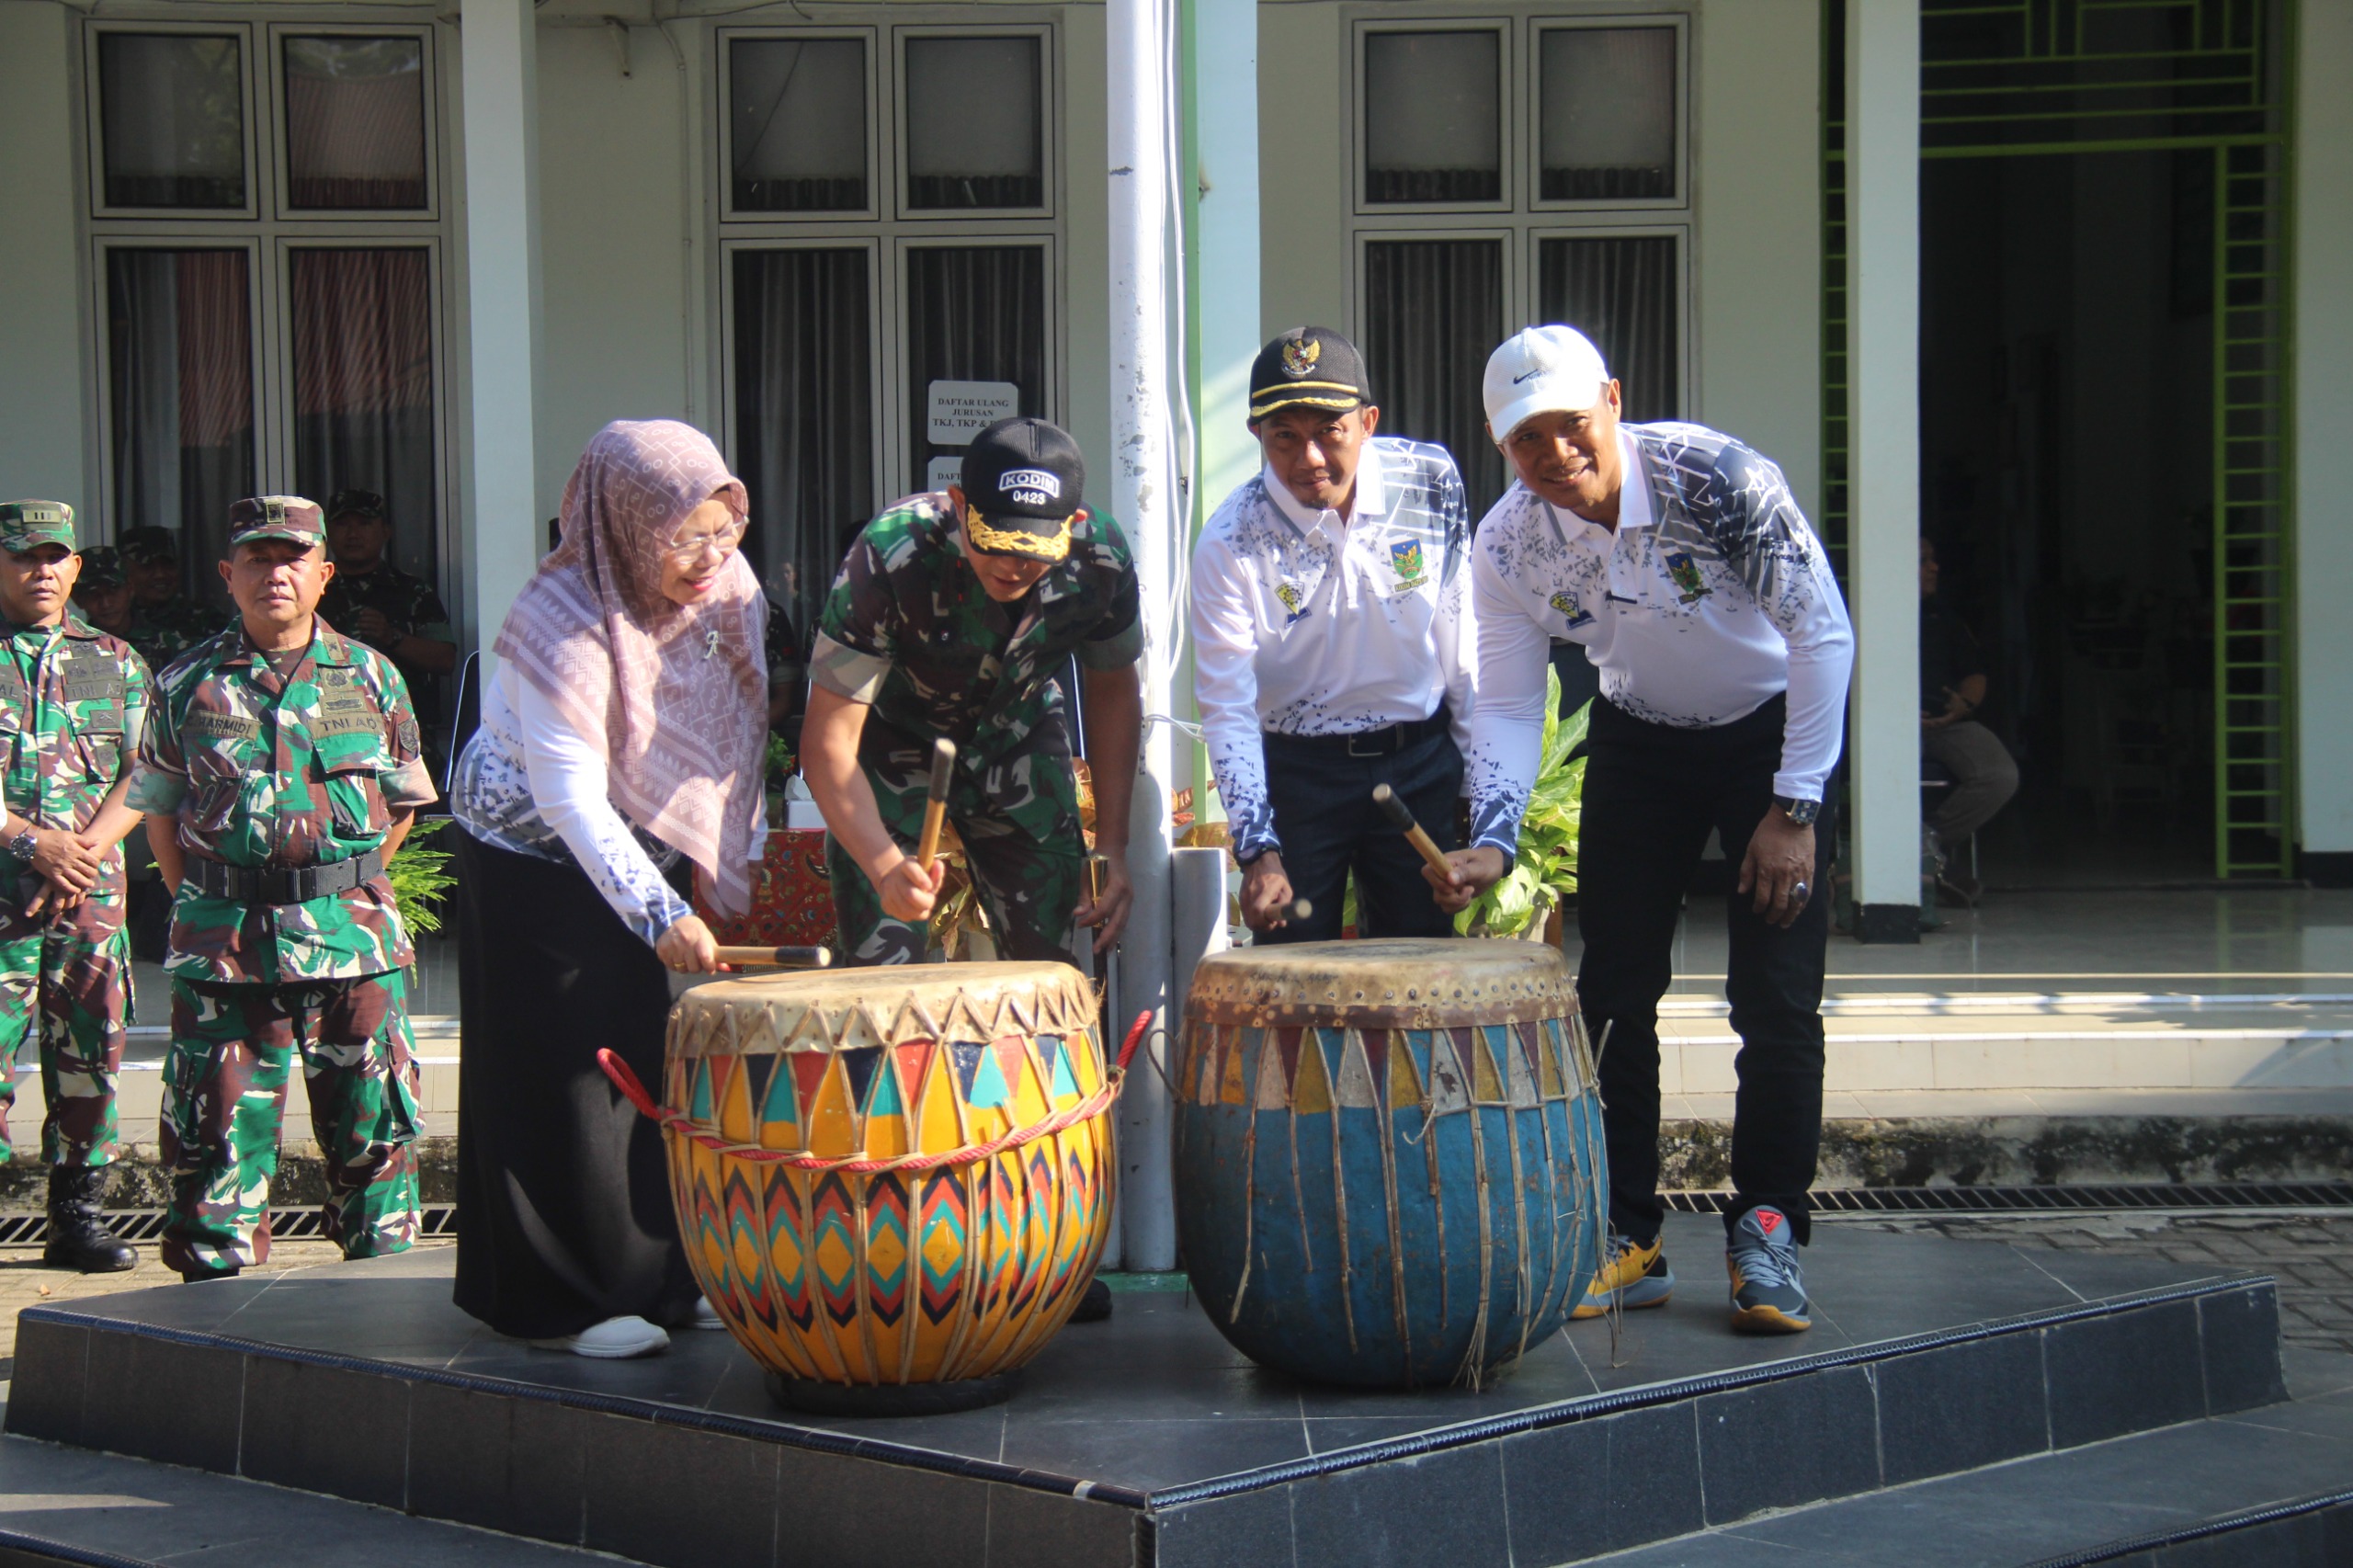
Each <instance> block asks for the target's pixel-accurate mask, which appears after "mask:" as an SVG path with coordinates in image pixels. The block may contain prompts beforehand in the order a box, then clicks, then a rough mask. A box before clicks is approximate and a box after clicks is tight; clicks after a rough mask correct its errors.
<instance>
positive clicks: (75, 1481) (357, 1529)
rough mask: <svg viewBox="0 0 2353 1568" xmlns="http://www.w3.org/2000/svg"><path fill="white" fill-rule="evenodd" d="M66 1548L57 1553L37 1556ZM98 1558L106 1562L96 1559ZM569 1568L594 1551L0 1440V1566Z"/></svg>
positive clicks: (592, 1558)
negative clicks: (306, 1564) (199, 1564)
mask: <svg viewBox="0 0 2353 1568" xmlns="http://www.w3.org/2000/svg"><path fill="white" fill-rule="evenodd" d="M59 1547H62V1548H64V1549H65V1550H64V1551H54V1550H44V1548H59ZM99 1554H103V1555H99ZM199 1560H200V1561H207V1562H210V1561H220V1562H239V1563H254V1564H260V1563H280V1562H283V1563H296V1562H326V1561H332V1562H335V1564H336V1568H442V1565H445V1564H446V1565H449V1568H575V1565H585V1564H589V1563H596V1562H607V1563H609V1562H612V1559H611V1558H609V1557H607V1556H604V1555H603V1554H601V1553H598V1552H592V1551H580V1550H578V1549H576V1548H572V1547H563V1546H556V1545H551V1544H550V1543H548V1542H544V1541H536V1540H522V1539H520V1538H518V1537H516V1536H510V1535H501V1534H498V1533H497V1532H495V1531H493V1530H485V1529H476V1528H472V1527H471V1526H466V1525H455V1524H448V1523H443V1522H441V1521H438V1520H433V1519H419V1518H414V1517H410V1516H408V1515H406V1514H403V1513H399V1512H396V1511H395V1510H393V1509H390V1508H378V1507H372V1506H369V1505H368V1504H365V1503H353V1502H347V1501H346V1500H345V1499H343V1498H340V1497H328V1496H324V1495H322V1494H317V1493H312V1492H296V1491H292V1490H290V1489H289V1488H286V1487H282V1486H270V1485H267V1484H264V1483H261V1482H256V1481H245V1480H242V1479H238V1478H235V1477H231V1476H224V1475H213V1474H209V1473H207V1472H206V1471H199V1470H184V1469H182V1468H180V1467H178V1466H176V1465H166V1464H156V1463H153V1462H152V1461H150V1460H135V1459H125V1458H122V1457H121V1456H119V1455H116V1454H101V1453H92V1452H89V1451H87V1450H85V1449H69V1448H63V1447H60V1446H59V1445H56V1444H53V1443H40V1442H35V1441H33V1440H31V1439H29V1438H26V1437H0V1562H6V1563H9V1564H17V1563H26V1564H30V1563H49V1562H58V1563H65V1562H84V1563H86V1562H115V1563H126V1564H134V1565H141V1568H143V1565H146V1564H155V1565H157V1568H161V1565H163V1564H165V1563H180V1562H190V1561H199Z"/></svg>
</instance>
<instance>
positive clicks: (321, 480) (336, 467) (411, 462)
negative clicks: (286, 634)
mask: <svg viewBox="0 0 2353 1568" xmlns="http://www.w3.org/2000/svg"><path fill="white" fill-rule="evenodd" d="M290 266H291V270H292V278H291V282H292V285H293V323H292V324H293V334H294V484H295V488H296V489H297V490H298V491H299V492H300V493H301V494H304V495H307V496H309V497H310V498H311V499H312V500H313V501H316V502H317V503H319V505H320V506H325V505H326V504H327V501H328V498H329V497H331V496H332V495H333V494H335V492H336V491H338V490H372V491H374V492H375V493H376V494H379V495H381V496H382V497H383V498H384V515H385V517H386V519H387V520H388V521H390V522H391V524H392V539H391V540H390V541H389V542H388V543H387V544H386V545H385V547H384V550H385V562H386V564H389V565H392V566H395V567H398V568H399V569H400V570H402V571H404V572H406V573H409V574H412V575H414V576H418V577H422V578H424V579H425V580H426V583H428V584H435V585H438V578H439V566H440V562H439V559H438V557H439V550H438V545H439V541H440V536H441V529H440V515H441V506H440V486H439V484H438V483H437V480H436V476H435V468H434V460H433V459H434V450H433V447H434V440H433V437H434V413H433V287H432V258H431V257H430V256H428V255H427V254H426V252H425V251H424V250H423V249H421V248H417V247H415V246H404V247H399V248H385V249H381V250H313V249H309V248H304V249H300V250H296V251H294V252H293V253H292V256H291V258H290ZM340 630H343V631H350V630H351V628H348V627H345V628H341V629H340ZM403 673H404V674H405V675H407V676H409V677H410V684H411V685H412V686H414V687H416V688H417V689H416V693H415V695H416V700H417V704H418V717H419V718H420V719H423V720H424V721H426V724H427V727H428V728H430V727H432V726H433V725H434V723H435V721H436V720H437V719H438V701H437V700H436V699H437V697H438V693H437V691H436V689H435V686H434V683H433V681H432V680H430V679H427V678H426V677H424V676H421V675H420V673H419V672H417V671H415V670H410V669H405V668H404V671H403Z"/></svg>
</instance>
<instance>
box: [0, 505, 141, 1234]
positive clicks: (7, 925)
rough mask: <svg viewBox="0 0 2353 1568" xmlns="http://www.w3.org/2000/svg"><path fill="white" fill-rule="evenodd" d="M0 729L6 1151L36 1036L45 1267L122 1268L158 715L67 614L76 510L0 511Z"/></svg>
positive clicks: (0, 1062)
mask: <svg viewBox="0 0 2353 1568" xmlns="http://www.w3.org/2000/svg"><path fill="white" fill-rule="evenodd" d="M0 552H5V553H6V561H5V562H0V612H5V613H6V617H7V621H8V626H7V637H8V642H7V647H6V656H5V657H0V732H5V740H6V761H5V764H0V767H4V768H5V771H0V795H5V800H6V820H5V821H0V852H4V853H5V854H6V860H5V862H0V866H5V876H6V881H5V883H0V886H5V888H6V892H5V894H0V1152H11V1153H12V1152H13V1150H12V1146H11V1144H10V1142H9V1139H8V1136H7V1125H6V1123H7V1113H8V1111H9V1110H10V1109H12V1108H14V1106H15V1104H16V1080H15V1078H14V1076H13V1074H14V1070H15V1067H16V1062H17V1054H18V1053H19V1052H20V1051H22V1050H23V1049H24V1044H25V1037H26V1036H27V1035H28V1034H35V1035H37V1037H38V1039H39V1041H40V1044H39V1050H40V1079H41V1094H42V1097H43V1098H44V1099H45V1100H46V1101H47V1103H48V1114H47V1115H46V1116H45V1117H44V1118H43V1119H42V1121H41V1130H40V1153H41V1160H42V1163H43V1164H45V1165H48V1167H49V1239H48V1242H47V1244H46V1245H45V1246H44V1248H43V1249H42V1253H41V1261H42V1262H44V1263H47V1264H50V1265H51V1266H53V1267H65V1268H78V1269H81V1270H82V1271H83V1272H85V1273H90V1274H96V1273H111V1272H114V1271H116V1270H119V1269H125V1268H129V1267H131V1265H132V1263H134V1262H135V1261H136V1260H137V1256H138V1255H137V1253H136V1252H135V1251H134V1249H133V1248H132V1247H131V1244H129V1243H127V1242H125V1241H123V1240H121V1239H120V1238H119V1237H118V1236H116V1235H115V1234H114V1233H113V1232H111V1231H109V1230H108V1229H107V1227H106V1224H105V1221H103V1220H102V1219H101V1217H100V1210H101V1207H102V1205H103V1202H104V1199H105V1196H106V1187H107V1180H108V1176H110V1175H111V1170H110V1167H111V1166H112V1165H113V1164H114V1161H115V1159H116V1157H117V1149H116V1144H115V1125H116V1124H115V1082H116V1078H117V1075H118V1074H119V1073H120V1071H121V1068H122V1047H123V1041H124V1038H125V1037H124V1033H123V1026H124V1024H125V1023H126V1022H127V1021H128V1019H129V1017H130V1013H131V952H130V948H129V945H128V942H127V940H126V938H125V937H124V935H123V900H124V894H123V869H122V851H121V848H120V845H121V842H122V839H123V836H124V835H126V834H128V833H129V832H130V831H131V829H132V828H133V827H135V826H137V825H138V824H139V813H138V812H135V811H132V810H131V808H130V807H129V806H127V805H125V804H124V800H123V798H124V796H125V795H126V794H127V793H128V792H129V790H130V785H131V778H130V774H131V759H132V757H133V756H135V755H136V752H137V748H138V745H139V740H140V732H141V729H142V726H143V725H144V724H145V722H146V719H147V695H148V685H147V666H146V665H144V664H143V663H142V662H141V660H140V657H139V655H138V654H137V653H132V652H131V648H130V645H129V644H127V643H125V642H121V641H120V640H119V639H117V638H114V637H108V636H105V635H103V634H101V633H99V632H97V631H93V630H91V628H90V627H89V626H88V625H86V624H85V623H84V622H83V621H82V620H80V619H77V618H76V617H75V616H74V615H73V613H72V612H71V608H70V606H69V598H68V596H69V595H70V594H71V593H72V592H73V589H74V577H75V574H76V571H77V568H78V560H77V558H76V557H75V555H74V509H73V508H72V507H70V506H65V505H64V504H63V503H62V502H54V501H12V502H9V503H7V504H6V505H0Z"/></svg>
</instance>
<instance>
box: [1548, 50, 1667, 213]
mask: <svg viewBox="0 0 2353 1568" xmlns="http://www.w3.org/2000/svg"><path fill="white" fill-rule="evenodd" d="M1620 28H1672V29H1674V32H1675V194H1674V195H1672V196H1652V197H1630V198H1622V199H1619V198H1613V199H1608V200H1605V201H1547V200H1546V199H1544V197H1543V189H1544V122H1543V114H1544V108H1543V106H1544V35H1545V34H1546V33H1560V32H1612V31H1616V30H1618V29H1620ZM1527 39H1528V41H1527V44H1526V46H1525V48H1524V50H1523V56H1524V58H1523V59H1522V61H1521V64H1522V66H1523V70H1522V71H1521V73H1520V75H1521V83H1520V87H1519V91H1520V93H1521V95H1522V97H1521V99H1520V101H1521V102H1522V103H1525V104H1526V105H1527V106H1528V113H1527V116H1526V121H1527V142H1528V146H1527V153H1528V156H1527V160H1526V162H1527V171H1528V172H1527V181H1528V184H1527V188H1526V192H1525V195H1526V202H1525V206H1526V209H1527V210H1529V211H1530V212H1545V213H1553V212H1562V213H1567V212H1606V213H1613V214H1614V213H1620V212H1646V211H1658V212H1675V211H1687V210H1689V208H1690V206H1691V18H1690V17H1689V16H1688V14H1686V13H1683V12H1679V11H1677V12H1664V13H1662V12H1656V11H1653V12H1648V13H1640V12H1638V13H1635V14H1633V15H1631V16H1591V17H1588V16H1573V17H1564V16H1548V15H1541V14H1539V15H1534V16H1530V17H1529V18H1528V23H1527Z"/></svg>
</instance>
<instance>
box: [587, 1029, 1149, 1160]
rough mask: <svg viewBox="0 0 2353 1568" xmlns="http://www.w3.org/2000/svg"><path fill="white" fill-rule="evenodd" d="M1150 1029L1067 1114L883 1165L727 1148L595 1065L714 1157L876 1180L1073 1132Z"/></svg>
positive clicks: (614, 1061) (607, 1063)
mask: <svg viewBox="0 0 2353 1568" xmlns="http://www.w3.org/2000/svg"><path fill="white" fill-rule="evenodd" d="M1151 1025H1152V1014H1151V1013H1149V1012H1143V1013H1139V1014H1137V1015H1136V1021H1135V1024H1134V1027H1132V1028H1130V1029H1129V1030H1128V1038H1127V1040H1126V1042H1125V1043H1124V1044H1122V1045H1121V1046H1120V1060H1119V1062H1118V1063H1117V1065H1115V1066H1113V1067H1112V1069H1111V1071H1110V1073H1109V1074H1108V1076H1107V1077H1106V1078H1105V1079H1104V1082H1103V1086H1102V1087H1101V1088H1099V1089H1097V1090H1096V1091H1095V1092H1094V1093H1093V1094H1091V1095H1089V1096H1086V1098H1085V1099H1084V1100H1081V1101H1080V1102H1079V1103H1078V1104H1076V1105H1074V1106H1073V1107H1071V1108H1069V1109H1068V1110H1059V1111H1056V1112H1055V1113H1054V1114H1053V1115H1051V1116H1050V1117H1048V1118H1046V1119H1045V1120H1043V1121H1039V1122H1033V1123H1031V1124H1030V1125H1029V1126H1028V1127H1017V1128H1015V1129H1014V1130H1013V1131H1010V1132H1008V1133H1006V1134H1005V1135H1004V1136H1003V1137H1001V1138H992V1139H990V1140H989V1141H988V1142H985V1143H977V1144H974V1145H972V1146H971V1147H969V1148H964V1149H951V1150H949V1151H947V1152H946V1153H938V1154H901V1155H899V1156H898V1157H897V1158H896V1159H888V1160H868V1159H835V1158H828V1157H826V1156H824V1155H822V1154H798V1153H790V1152H789V1151H787V1150H783V1149H763V1148H760V1147H759V1146H757V1145H756V1144H750V1143H730V1142H727V1141H726V1140H724V1139H722V1138H720V1137H719V1136H717V1135H716V1134H714V1133H710V1132H707V1131H703V1130H702V1129H701V1128H699V1127H697V1126H696V1125H695V1123H694V1119H692V1118H691V1117H688V1116H686V1115H684V1114H683V1113H681V1112H678V1111H675V1110H670V1109H666V1108H664V1107H662V1106H658V1105H655V1104H654V1096H651V1095H649V1094H647V1093H646V1092H645V1085H643V1084H641V1083H639V1082H638V1080H637V1074H634V1073H632V1072H631V1071H630V1066H629V1063H628V1062H623V1061H622V1060H621V1059H620V1057H619V1056H616V1055H614V1054H613V1052H612V1051H598V1052H597V1065H598V1066H600V1067H602V1068H603V1069H604V1070H605V1076H606V1077H608V1078H610V1079H611V1080H612V1081H613V1087H615V1088H617V1089H619V1090H620V1092H621V1095H622V1096H623V1097H624V1098H626V1099H627V1100H628V1101H629V1103H630V1104H631V1105H633V1106H635V1107H636V1108H637V1109H638V1114H640V1115H641V1116H644V1117H646V1118H648V1119H651V1120H653V1121H655V1122H658V1123H660V1124H661V1126H662V1129H663V1130H664V1131H668V1132H676V1133H678V1134H679V1135H680V1136H682V1137H684V1138H686V1139H687V1140H688V1141H689V1142H693V1143H696V1144H699V1146H701V1147H702V1148H705V1149H709V1150H710V1151H711V1152H712V1153H718V1154H727V1155H730V1156H732V1157H733V1158H735V1159H739V1160H753V1161H756V1162H758V1163H759V1164H762V1165H790V1167H792V1168H793V1169H794V1170H797V1171H841V1172H844V1173H846V1174H847V1175H850V1176H877V1175H880V1174H881V1173H883V1172H886V1171H927V1170H934V1169H937V1168H938V1167H939V1166H941V1165H972V1164H976V1163H977V1162H979V1161H982V1160H986V1159H992V1158H994V1157H995V1156H996V1155H998V1154H1002V1153H1005V1152H1006V1150H1007V1149H1018V1148H1019V1147H1021V1146H1022V1145H1023V1144H1024V1143H1034V1142H1037V1141H1038V1140H1039V1139H1040V1138H1044V1137H1048V1136H1051V1134H1053V1133H1056V1132H1060V1131H1063V1130H1064V1129H1065V1128H1070V1127H1075V1126H1076V1125H1078V1124H1079V1123H1080V1122H1082V1121H1086V1120H1087V1119H1090V1118H1092V1117H1096V1116H1099V1115H1101V1114H1102V1113H1103V1110H1104V1108H1106V1107H1108V1105H1110V1103H1111V1102H1112V1101H1113V1100H1114V1099H1117V1098H1118V1097H1119V1094H1120V1085H1121V1084H1122V1083H1124V1082H1125V1081H1126V1079H1127V1075H1128V1062H1129V1060H1130V1059H1131V1057H1133V1056H1134V1055H1135V1053H1136V1047H1137V1046H1138V1045H1140V1044H1142V1041H1143V1036H1144V1031H1145V1030H1146V1029H1147V1028H1150V1027H1151Z"/></svg>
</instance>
